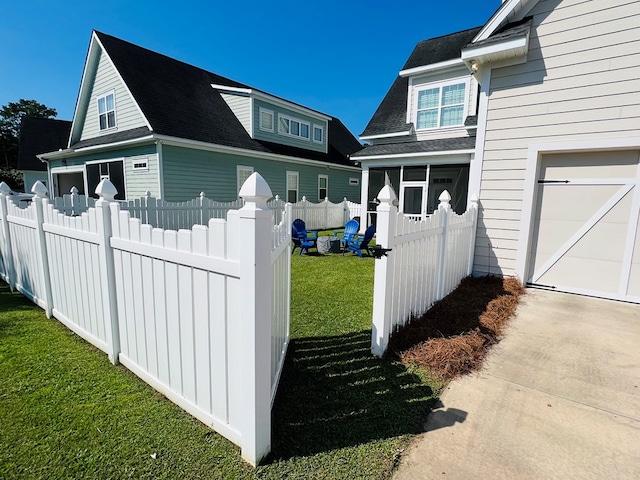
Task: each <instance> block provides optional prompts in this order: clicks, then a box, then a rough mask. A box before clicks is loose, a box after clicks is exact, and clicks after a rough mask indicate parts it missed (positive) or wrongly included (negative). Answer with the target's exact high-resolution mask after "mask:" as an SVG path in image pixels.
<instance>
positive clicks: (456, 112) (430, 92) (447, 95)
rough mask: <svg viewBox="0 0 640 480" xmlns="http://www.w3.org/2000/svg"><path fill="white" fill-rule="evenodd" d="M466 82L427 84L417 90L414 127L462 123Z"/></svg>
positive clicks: (422, 127) (446, 125)
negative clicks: (426, 86)
mask: <svg viewBox="0 0 640 480" xmlns="http://www.w3.org/2000/svg"><path fill="white" fill-rule="evenodd" d="M466 91H467V83H466V82H460V83H452V84H447V85H436V86H429V87H428V88H423V89H420V90H418V91H417V95H416V129H417V130H424V129H428V128H442V127H454V126H458V125H463V123H464V111H465V103H466V98H467V95H466Z"/></svg>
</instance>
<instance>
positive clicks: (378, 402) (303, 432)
mask: <svg viewBox="0 0 640 480" xmlns="http://www.w3.org/2000/svg"><path fill="white" fill-rule="evenodd" d="M370 343H371V331H369V330H367V331H361V332H355V333H349V334H346V335H341V336H335V337H311V338H302V339H292V341H291V344H290V346H289V352H288V354H287V360H286V363H285V367H284V371H283V374H282V378H281V381H280V386H279V388H278V395H277V398H276V402H275V405H274V408H273V422H272V428H273V431H272V454H271V457H270V459H271V460H275V459H287V458H291V457H294V456H307V455H313V454H316V453H320V452H327V451H330V450H334V449H338V448H343V447H350V446H355V445H359V444H362V443H366V442H370V441H374V440H379V439H385V438H391V437H397V436H400V435H405V434H412V433H418V432H420V431H422V426H423V422H424V420H425V418H426V416H427V413H428V412H429V410H430V408H431V406H432V405H433V404H434V403H435V401H436V399H435V395H436V392H434V391H433V390H432V389H431V388H430V387H428V386H426V385H424V384H423V383H422V382H421V380H420V379H419V378H418V376H417V375H414V374H412V373H409V372H408V371H407V370H406V368H405V367H403V366H402V365H401V364H399V363H396V362H390V361H387V360H380V359H377V358H375V357H374V356H372V355H371V352H370Z"/></svg>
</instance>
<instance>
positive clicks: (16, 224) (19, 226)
mask: <svg viewBox="0 0 640 480" xmlns="http://www.w3.org/2000/svg"><path fill="white" fill-rule="evenodd" d="M5 209H6V212H7V214H6V217H5V219H6V221H7V226H8V238H9V243H10V249H11V252H12V255H13V258H12V271H13V275H14V277H13V279H12V280H13V282H12V283H13V284H14V285H15V288H17V289H18V291H19V292H20V293H22V294H23V295H25V296H26V297H28V298H29V299H30V300H31V301H33V302H34V303H36V304H37V305H39V306H40V307H43V308H44V305H45V302H46V286H45V280H44V273H43V271H42V268H41V265H42V262H43V260H42V251H41V248H40V244H39V243H40V242H39V238H38V228H37V226H38V220H37V212H36V204H35V202H32V203H31V204H30V205H29V206H28V207H27V208H20V207H18V206H17V205H16V204H14V203H13V202H11V201H10V200H8V201H7V202H6V206H5Z"/></svg>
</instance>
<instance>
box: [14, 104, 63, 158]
mask: <svg viewBox="0 0 640 480" xmlns="http://www.w3.org/2000/svg"><path fill="white" fill-rule="evenodd" d="M70 133H71V122H69V121H67V120H56V119H54V118H36V117H24V118H23V119H22V123H21V125H20V140H19V141H20V144H19V147H18V170H37V171H46V170H47V164H46V163H43V162H41V161H40V160H39V159H38V157H36V155H39V154H41V153H45V152H53V151H55V150H59V149H61V148H66V147H67V143H68V142H69V134H70Z"/></svg>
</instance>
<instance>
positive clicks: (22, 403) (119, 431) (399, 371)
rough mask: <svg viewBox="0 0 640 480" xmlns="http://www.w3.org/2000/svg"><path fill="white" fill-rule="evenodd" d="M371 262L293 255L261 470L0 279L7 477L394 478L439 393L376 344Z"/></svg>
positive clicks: (1, 471)
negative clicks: (385, 357) (268, 446)
mask: <svg viewBox="0 0 640 480" xmlns="http://www.w3.org/2000/svg"><path fill="white" fill-rule="evenodd" d="M373 263H374V260H373V259H372V258H363V259H359V258H357V257H355V256H350V255H346V256H344V257H343V256H342V255H326V256H316V255H313V254H311V255H309V256H303V257H299V256H298V255H297V251H296V254H295V255H294V256H293V260H292V270H293V271H292V294H291V298H292V329H291V331H292V341H291V344H290V348H289V354H288V357H287V362H286V364H285V369H284V372H283V375H282V379H281V383H280V388H279V390H278V396H277V399H276V402H275V405H274V409H273V421H272V426H273V435H272V438H273V440H272V454H271V455H270V456H269V458H268V459H267V462H266V463H265V464H264V465H263V466H261V467H259V468H258V469H256V470H254V469H252V468H251V467H249V466H248V465H247V464H245V463H244V462H243V461H242V460H241V458H240V453H239V449H238V448H237V447H236V446H234V445H233V444H232V443H230V442H229V441H227V440H225V439H224V438H223V437H221V436H220V435H217V434H216V433H214V432H212V431H211V430H209V429H208V428H207V427H205V426H204V425H202V424H201V423H200V422H198V421H197V420H195V419H193V418H192V417H190V416H189V415H188V414H186V413H184V412H183V411H182V410H181V409H179V408H178V407H176V406H175V405H173V404H172V403H171V402H169V401H167V400H166V399H165V398H164V397H163V396H162V395H160V394H157V393H156V392H155V391H154V390H153V389H151V388H150V387H148V386H147V385H146V384H144V383H143V382H142V381H140V380H139V379H138V378H137V377H135V376H134V375H133V374H132V373H130V372H129V371H128V370H126V369H125V368H124V367H122V366H119V367H113V366H112V365H111V364H110V363H109V361H108V359H107V356H106V355H105V354H103V353H102V352H99V351H98V350H96V349H95V348H93V347H92V346H91V345H89V344H88V343H86V342H85V341H83V340H81V339H80V338H79V337H77V336H76V335H74V334H73V333H71V332H70V331H69V330H67V329H66V328H65V327H63V326H62V325H61V324H60V323H59V322H57V321H56V320H55V319H51V320H48V319H47V318H46V317H45V316H44V314H43V313H42V310H40V309H39V308H38V307H36V306H34V305H33V304H31V303H30V302H29V301H28V300H26V299H25V298H24V297H22V296H21V295H19V294H17V293H11V292H9V290H8V288H7V286H6V285H5V284H2V283H0V478H3V479H11V478H100V479H106V478H114V479H115V478H117V479H121V478H167V479H173V478H211V479H224V478H273V479H276V478H301V479H302V478H304V479H307V478H326V479H340V478H344V479H354V478H367V479H368V478H371V479H384V478H389V477H390V473H391V470H392V468H393V466H394V464H395V462H396V460H397V458H398V454H399V453H400V452H401V450H402V449H403V448H404V447H405V446H406V445H407V442H408V440H409V438H410V437H411V435H412V434H413V433H415V432H417V431H418V430H419V429H420V428H421V426H422V423H423V421H424V419H425V418H426V413H427V412H428V410H429V408H430V406H431V405H432V403H433V402H434V400H435V395H436V394H437V392H434V390H432V388H431V387H430V386H429V385H427V384H426V383H424V382H423V381H421V380H420V378H418V376H417V375H414V374H412V373H410V372H408V371H407V370H406V369H405V368H404V367H402V366H401V365H400V364H397V363H391V362H388V361H380V360H377V359H375V358H374V357H372V356H371V355H370V352H369V344H370V341H371V340H370V328H371V325H370V322H371V307H372V290H373ZM435 388H436V387H434V389H435Z"/></svg>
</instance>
